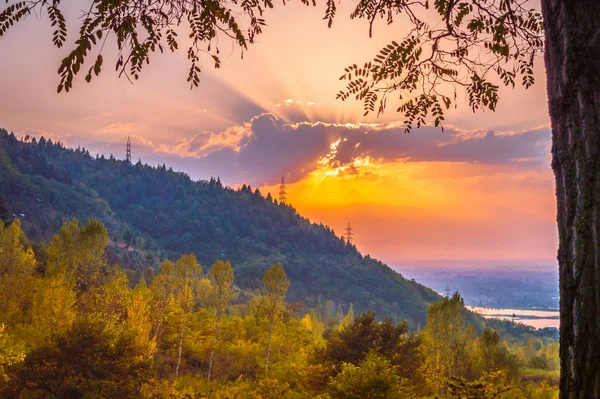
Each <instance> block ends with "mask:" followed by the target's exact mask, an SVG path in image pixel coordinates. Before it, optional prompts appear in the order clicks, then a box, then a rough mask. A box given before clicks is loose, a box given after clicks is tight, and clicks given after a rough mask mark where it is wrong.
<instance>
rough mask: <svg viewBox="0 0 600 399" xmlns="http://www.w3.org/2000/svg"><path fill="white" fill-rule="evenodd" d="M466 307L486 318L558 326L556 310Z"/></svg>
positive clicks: (537, 326)
mask: <svg viewBox="0 0 600 399" xmlns="http://www.w3.org/2000/svg"><path fill="white" fill-rule="evenodd" d="M467 309H469V310H471V311H473V312H475V313H478V314H480V315H481V316H483V317H484V318H486V319H500V320H512V317H513V314H514V315H515V321H516V322H519V323H523V324H527V325H529V326H532V327H535V328H544V327H556V328H559V326H560V320H559V313H558V311H557V310H539V309H494V308H480V307H477V306H467Z"/></svg>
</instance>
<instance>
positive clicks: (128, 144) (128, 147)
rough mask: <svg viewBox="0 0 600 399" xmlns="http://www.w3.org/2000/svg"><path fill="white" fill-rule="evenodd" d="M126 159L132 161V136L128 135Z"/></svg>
mask: <svg viewBox="0 0 600 399" xmlns="http://www.w3.org/2000/svg"><path fill="white" fill-rule="evenodd" d="M125 161H126V162H129V163H131V138H130V137H129V136H127V150H126V152H125Z"/></svg>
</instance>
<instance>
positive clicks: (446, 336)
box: [419, 292, 475, 392]
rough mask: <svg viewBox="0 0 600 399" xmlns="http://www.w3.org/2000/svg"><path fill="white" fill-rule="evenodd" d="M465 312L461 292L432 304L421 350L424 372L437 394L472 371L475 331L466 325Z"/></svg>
mask: <svg viewBox="0 0 600 399" xmlns="http://www.w3.org/2000/svg"><path fill="white" fill-rule="evenodd" d="M465 312H466V311H465V308H464V301H463V299H462V298H461V297H460V294H459V293H458V292H456V293H455V294H454V295H453V296H452V297H451V298H444V299H442V300H441V301H439V302H435V303H432V304H431V305H430V306H429V309H428V310H427V324H426V325H425V328H424V329H423V332H422V340H421V345H420V347H419V350H420V352H421V355H422V356H423V364H422V371H423V373H424V374H425V376H426V377H427V380H428V381H429V382H430V383H431V385H432V386H433V387H434V388H435V389H437V390H438V392H441V390H442V388H443V387H444V385H445V384H446V382H447V381H448V380H449V379H450V378H452V377H462V376H464V375H465V373H466V371H467V369H468V367H469V362H470V353H471V349H472V346H473V341H474V339H475V330H474V329H473V327H471V326H468V325H467V322H466V313H465Z"/></svg>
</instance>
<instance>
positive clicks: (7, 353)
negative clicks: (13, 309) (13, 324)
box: [0, 324, 25, 386]
mask: <svg viewBox="0 0 600 399" xmlns="http://www.w3.org/2000/svg"><path fill="white" fill-rule="evenodd" d="M23 359H25V353H24V351H23V349H22V348H20V347H19V345H18V344H17V343H16V342H15V340H14V338H13V337H12V336H11V335H9V334H8V333H7V332H6V327H5V326H4V324H0V386H1V383H3V382H6V381H8V374H7V373H6V368H7V367H10V366H12V365H13V364H17V363H20V362H22V361H23Z"/></svg>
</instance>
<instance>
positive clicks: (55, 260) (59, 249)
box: [46, 219, 110, 293]
mask: <svg viewBox="0 0 600 399" xmlns="http://www.w3.org/2000/svg"><path fill="white" fill-rule="evenodd" d="M107 245H108V233H107V231H106V228H105V227H104V225H103V224H102V222H101V221H99V220H97V219H90V220H88V221H87V223H86V224H85V225H83V226H80V225H79V221H78V220H77V219H73V220H72V221H70V222H67V223H65V224H64V225H63V226H62V228H61V229H60V231H59V232H58V234H56V235H55V236H54V237H52V241H51V242H50V246H49V247H48V261H47V267H46V273H47V274H48V275H50V276H60V275H64V276H65V277H66V278H67V279H68V280H69V281H70V282H71V283H72V284H74V286H75V289H76V291H77V292H78V293H82V292H85V291H86V290H88V289H90V288H92V287H99V286H100V285H102V284H103V283H104V282H106V281H107V280H108V278H109V275H110V273H109V268H108V265H107V263H106V254H105V250H106V246H107Z"/></svg>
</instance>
